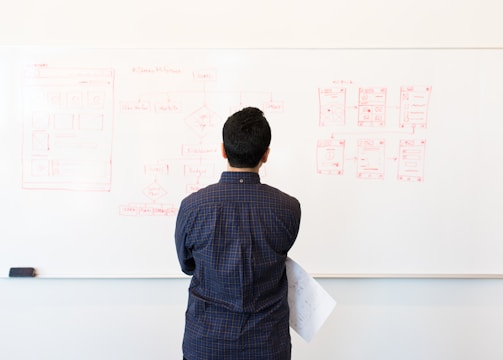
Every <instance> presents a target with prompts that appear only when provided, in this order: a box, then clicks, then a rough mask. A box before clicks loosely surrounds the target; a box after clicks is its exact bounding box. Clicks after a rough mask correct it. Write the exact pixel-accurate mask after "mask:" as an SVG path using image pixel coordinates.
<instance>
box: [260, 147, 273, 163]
mask: <svg viewBox="0 0 503 360" xmlns="http://www.w3.org/2000/svg"><path fill="white" fill-rule="evenodd" d="M270 152H271V148H267V150H266V151H265V153H264V155H262V159H260V161H262V162H263V163H266V162H267V159H268V158H269V153H270Z"/></svg>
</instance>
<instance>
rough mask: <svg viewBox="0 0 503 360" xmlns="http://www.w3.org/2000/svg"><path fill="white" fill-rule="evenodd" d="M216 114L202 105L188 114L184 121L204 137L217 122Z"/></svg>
mask: <svg viewBox="0 0 503 360" xmlns="http://www.w3.org/2000/svg"><path fill="white" fill-rule="evenodd" d="M217 118H218V116H217V114H215V113H214V112H213V111H211V110H210V109H209V108H208V107H207V106H202V107H200V108H199V109H197V110H196V111H194V112H193V113H192V114H190V115H189V116H188V117H187V118H186V119H185V122H186V123H187V125H189V126H190V128H191V129H192V130H194V131H195V132H196V133H197V134H198V135H199V136H201V137H204V136H206V134H208V132H209V131H210V130H212V129H213V127H214V126H215V123H216V122H217Z"/></svg>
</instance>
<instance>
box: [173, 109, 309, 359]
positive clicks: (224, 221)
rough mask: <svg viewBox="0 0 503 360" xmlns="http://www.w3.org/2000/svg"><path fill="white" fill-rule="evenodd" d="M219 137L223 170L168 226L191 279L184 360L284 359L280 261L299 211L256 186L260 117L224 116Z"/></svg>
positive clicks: (285, 312)
mask: <svg viewBox="0 0 503 360" xmlns="http://www.w3.org/2000/svg"><path fill="white" fill-rule="evenodd" d="M222 135H223V144H222V155H223V157H224V158H225V159H227V171H224V172H223V173H222V174H221V177H220V180H219V182H218V183H216V184H213V185H210V186H208V187H206V188H204V189H201V190H199V191H198V192H196V193H193V194H191V195H189V196H188V197H186V198H185V199H184V200H183V201H182V203H181V205H180V209H179V212H178V217H177V222H176V230H175V242H176V248H177V252H178V259H179V261H180V265H181V268H182V271H183V272H184V273H186V274H188V275H192V279H191V283H190V287H189V299H188V306H187V311H186V315H185V334H184V340H183V354H184V359H187V360H209V359H215V360H227V359H228V360H245V359H253V360H259V359H260V360H267V359H271V360H288V359H290V358H291V340H290V328H289V307H288V295H287V293H288V283H287V278H286V272H285V260H286V257H287V253H288V251H289V250H290V248H291V247H292V245H293V243H294V241H295V239H296V237H297V233H298V231H299V225H300V215H301V211H300V204H299V202H298V201H297V200H296V199H295V198H293V197H291V196H289V195H287V194H285V193H283V192H281V191H280V190H278V189H275V188H273V187H271V186H268V185H265V184H262V183H261V182H260V177H259V174H258V172H259V169H260V167H261V165H262V164H263V163H265V162H266V161H267V158H268V156H269V151H270V149H269V145H270V142H271V129H270V127H269V124H268V122H267V120H266V118H265V117H264V114H263V113H262V111H261V110H259V109H257V108H251V107H249V108H245V109H243V110H241V111H238V112H237V113H235V114H233V115H231V116H230V117H229V118H228V119H227V121H226V123H225V124H224V127H223V131H222ZM286 181H288V179H286Z"/></svg>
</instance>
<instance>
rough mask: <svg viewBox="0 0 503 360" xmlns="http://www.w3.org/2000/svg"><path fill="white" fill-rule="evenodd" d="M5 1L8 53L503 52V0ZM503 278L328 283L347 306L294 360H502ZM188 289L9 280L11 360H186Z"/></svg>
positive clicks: (1, 327) (300, 345)
mask: <svg viewBox="0 0 503 360" xmlns="http://www.w3.org/2000/svg"><path fill="white" fill-rule="evenodd" d="M4 3H5V4H4ZM4 3H3V4H2V5H3V6H2V11H1V13H0V45H40V46H49V45H58V46H87V47H207V48H212V47H309V48H311V47H351V48H358V47H502V46H503V22H501V20H500V14H501V11H502V10H503V4H502V3H501V2H500V1H499V0H478V1H475V0H472V1H462V0H459V1H454V0H451V1H449V0H422V1H404V0H383V1H378V2H377V1H373V0H352V1H334V0H332V1H328V0H327V1H322V0H312V1H309V2H300V1H298V0H281V1H266V0H259V1H254V2H251V1H248V2H244V1H236V0H233V1H232V0H215V1H183V2H182V1H179V2H173V1H161V0H157V1H155V0H143V1H138V0H123V1H108V2H105V1H103V0H87V1H81V2H69V1H64V0H46V1H37V0H31V1H26V0H24V1H23V0H20V1H12V2H8V3H7V2H6V1H4ZM166 237H167V241H171V240H170V239H171V238H172V236H171V234H166ZM0 241H2V239H0ZM313 251H319V249H313ZM0 256H8V254H0ZM89 261H92V259H90V260H89ZM502 281H503V280H501V279H320V282H321V284H322V285H323V286H324V287H325V288H326V289H327V290H328V291H329V292H330V293H331V294H332V296H334V297H335V298H336V299H337V301H338V305H337V308H336V310H335V312H334V313H333V314H332V316H331V317H330V319H329V320H328V322H327V323H326V324H325V326H324V327H323V328H322V330H321V332H320V333H319V334H318V336H317V337H316V338H315V339H314V340H313V342H312V343H310V344H306V343H304V342H303V340H301V339H300V338H299V337H297V336H296V335H294V340H293V341H294V359H297V360H299V359H344V360H351V359H363V360H367V359H368V360H376V359H377V360H381V359H382V360H384V359H386V360H388V359H407V360H410V359H456V360H464V359H466V360H468V359H501V358H502V356H503V344H502V342H501V335H500V334H501V333H502V330H503V286H502ZM187 285H188V282H187V280H185V279H156V280H155V279H149V280H142V279H135V280H133V279H121V280H112V279H101V280H97V279H80V280H72V279H0V359H8V360H10V359H13V360H23V359H30V360H32V359H33V360H35V359H36V360H45V359H47V360H49V359H50V360H59V359H65V360H66V359H72V360H73V359H76V360H79V359H86V360H87V359H92V360H97V359H98V360H99V359H107V360H109V359H121V360H137V359H147V360H151V359H152V360H154V359H178V358H180V357H181V351H180V342H181V338H182V331H183V313H184V311H185V302H186V288H187Z"/></svg>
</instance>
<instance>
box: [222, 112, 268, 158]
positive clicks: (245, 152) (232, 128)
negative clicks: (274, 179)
mask: <svg viewBox="0 0 503 360" xmlns="http://www.w3.org/2000/svg"><path fill="white" fill-rule="evenodd" d="M222 137H223V142H224V145H223V146H224V150H225V154H226V156H227V159H228V161H229V164H230V166H232V167H235V168H254V167H256V166H257V165H259V163H260V162H261V161H262V162H265V160H266V159H267V153H268V151H269V144H270V143H271V128H270V126H269V123H268V122H267V119H266V118H265V117H264V113H263V112H262V111H261V110H260V109H257V108H254V107H247V108H244V109H243V110H240V111H238V112H236V113H234V114H233V115H231V116H230V117H229V118H228V119H227V121H226V122H225V124H224V127H223V129H222ZM264 156H265V158H264Z"/></svg>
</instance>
